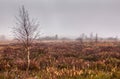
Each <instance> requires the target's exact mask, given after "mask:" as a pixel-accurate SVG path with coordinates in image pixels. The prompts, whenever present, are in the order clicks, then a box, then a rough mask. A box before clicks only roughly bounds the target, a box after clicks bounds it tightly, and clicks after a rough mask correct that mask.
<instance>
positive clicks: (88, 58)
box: [0, 41, 120, 79]
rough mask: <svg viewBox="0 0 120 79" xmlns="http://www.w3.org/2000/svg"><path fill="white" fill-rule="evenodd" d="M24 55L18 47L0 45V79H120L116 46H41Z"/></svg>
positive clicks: (101, 44)
mask: <svg viewBox="0 0 120 79" xmlns="http://www.w3.org/2000/svg"><path fill="white" fill-rule="evenodd" d="M30 53H31V54H30V59H31V62H30V69H29V71H26V68H27V55H26V53H25V51H24V50H23V49H22V46H21V45H20V44H8V45H0V79H120V43H119V42H98V43H92V42H85V43H80V42H77V41H74V42H41V43H37V44H33V45H32V47H31V49H30Z"/></svg>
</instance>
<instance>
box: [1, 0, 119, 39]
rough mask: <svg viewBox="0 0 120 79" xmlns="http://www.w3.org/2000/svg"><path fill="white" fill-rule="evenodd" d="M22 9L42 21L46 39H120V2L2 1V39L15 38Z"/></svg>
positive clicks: (80, 0) (90, 0)
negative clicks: (15, 29)
mask: <svg viewBox="0 0 120 79" xmlns="http://www.w3.org/2000/svg"><path fill="white" fill-rule="evenodd" d="M21 5H24V6H25V7H26V9H27V10H28V11H29V14H30V16H31V17H33V18H37V19H38V20H39V22H40V27H41V29H40V30H41V32H42V33H43V34H42V35H43V36H46V35H51V36H53V35H55V34H58V36H59V35H60V36H71V37H78V36H80V34H81V33H85V34H87V35H89V34H90V33H91V32H92V33H93V34H95V33H98V35H99V36H101V37H112V36H118V37H120V0H0V35H6V36H9V37H12V32H11V31H12V30H11V28H12V27H13V26H14V24H15V16H17V15H18V8H19V7H20V6H21Z"/></svg>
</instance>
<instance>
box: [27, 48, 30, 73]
mask: <svg viewBox="0 0 120 79" xmlns="http://www.w3.org/2000/svg"><path fill="white" fill-rule="evenodd" d="M29 68H30V48H29V47H27V71H29Z"/></svg>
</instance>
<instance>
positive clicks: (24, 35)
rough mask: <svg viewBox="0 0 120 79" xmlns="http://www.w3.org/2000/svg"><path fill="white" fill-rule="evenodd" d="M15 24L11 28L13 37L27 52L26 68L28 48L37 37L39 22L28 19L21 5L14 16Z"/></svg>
mask: <svg viewBox="0 0 120 79" xmlns="http://www.w3.org/2000/svg"><path fill="white" fill-rule="evenodd" d="M16 20H17V22H16V26H15V27H14V28H13V29H14V30H13V33H14V35H15V38H16V39H17V40H18V41H19V42H20V43H22V45H23V47H24V48H25V51H26V53H27V70H29V67H30V48H31V45H32V43H33V41H34V40H35V39H37V38H38V37H39V29H38V28H39V23H38V22H37V21H36V20H33V19H30V16H29V13H28V11H27V10H26V9H25V7H24V6H22V7H21V8H20V9H19V15H18V16H17V17H16Z"/></svg>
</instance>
